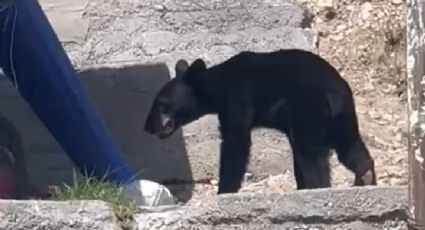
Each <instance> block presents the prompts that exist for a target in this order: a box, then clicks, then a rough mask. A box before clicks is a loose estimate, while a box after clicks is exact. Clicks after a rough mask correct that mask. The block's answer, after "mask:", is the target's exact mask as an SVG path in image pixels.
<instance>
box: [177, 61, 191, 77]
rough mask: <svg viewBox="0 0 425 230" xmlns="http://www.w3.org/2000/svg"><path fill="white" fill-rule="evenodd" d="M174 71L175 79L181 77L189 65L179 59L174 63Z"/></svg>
mask: <svg viewBox="0 0 425 230" xmlns="http://www.w3.org/2000/svg"><path fill="white" fill-rule="evenodd" d="M174 69H175V71H176V77H180V76H183V74H184V73H186V71H187V70H188V69H189V63H187V61H186V60H184V59H180V60H178V61H177V62H176V66H175V67H174Z"/></svg>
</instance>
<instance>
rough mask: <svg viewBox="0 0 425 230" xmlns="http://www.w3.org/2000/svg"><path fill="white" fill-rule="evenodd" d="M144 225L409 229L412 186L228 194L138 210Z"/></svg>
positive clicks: (248, 229)
mask: <svg viewBox="0 0 425 230" xmlns="http://www.w3.org/2000/svg"><path fill="white" fill-rule="evenodd" d="M136 219H137V222H138V224H139V229H140V230H144V229H146V230H147V229H149V230H160V229H164V230H165V229H167V230H173V229H176V230H177V229H179V230H185V229H197V230H198V229H199V230H207V229H208V230H209V229H211V230H212V229H223V230H224V229H246V230H260V229H318V230H319V229H323V230H325V229H326V230H328V229H330V230H333V229H344V230H347V229H353V230H369V229H370V230H372V229H373V230H380V229H382V230H384V229H394V230H397V229H400V230H401V229H406V222H405V221H406V220H407V189H406V188H405V187H398V188H388V187H365V188H338V189H331V190H329V189H317V190H304V191H296V192H292V193H287V194H274V195H260V194H237V195H234V194H228V195H221V196H215V197H208V198H204V199H202V200H198V201H193V202H190V203H189V204H188V205H187V206H185V207H182V208H176V209H169V210H166V211H161V212H155V211H154V210H152V209H151V210H145V212H144V213H142V214H140V215H137V217H136Z"/></svg>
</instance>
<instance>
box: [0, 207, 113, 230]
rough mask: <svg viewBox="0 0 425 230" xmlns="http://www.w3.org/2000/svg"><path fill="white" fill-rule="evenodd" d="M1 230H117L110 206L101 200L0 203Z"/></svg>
mask: <svg viewBox="0 0 425 230" xmlns="http://www.w3.org/2000/svg"><path fill="white" fill-rule="evenodd" d="M0 229H2V230H9V229H10V230H20V229H32V230H38V229H43V230H50V229H52V230H59V229H64V230H65V229H66V230H72V229H78V230H85V229H87V230H89V229H90V230H96V229H99V230H116V229H120V228H119V227H118V225H117V224H116V222H115V217H114V214H113V212H112V210H111V209H110V208H109V206H108V205H107V204H106V203H105V202H102V201H72V202H54V201H15V200H0Z"/></svg>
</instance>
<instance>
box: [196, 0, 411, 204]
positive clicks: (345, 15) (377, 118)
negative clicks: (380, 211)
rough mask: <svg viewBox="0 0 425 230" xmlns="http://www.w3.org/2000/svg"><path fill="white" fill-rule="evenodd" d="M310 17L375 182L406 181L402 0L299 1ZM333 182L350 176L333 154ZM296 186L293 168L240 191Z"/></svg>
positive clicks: (202, 192) (202, 188)
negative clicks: (348, 99)
mask: <svg viewBox="0 0 425 230" xmlns="http://www.w3.org/2000/svg"><path fill="white" fill-rule="evenodd" d="M300 1H301V4H303V5H304V6H306V7H307V8H308V9H309V10H310V12H311V13H312V15H313V16H314V21H313V29H314V30H315V31H317V33H318V39H317V40H318V41H317V45H318V51H319V54H320V55H321V56H323V57H324V58H325V59H326V60H328V61H329V62H330V63H332V65H334V66H335V67H336V68H337V70H338V71H340V73H341V75H342V76H343V77H344V78H345V79H346V80H347V81H348V82H349V84H350V85H351V87H352V89H353V91H354V94H355V100H356V110H357V114H358V118H359V123H360V129H361V133H362V135H363V137H364V140H365V142H366V144H367V145H368V147H369V150H370V152H371V154H372V156H373V158H374V159H375V164H376V171H377V176H378V184H379V185H406V184H407V180H408V175H407V171H408V164H407V139H406V132H407V110H406V106H407V104H406V103H407V99H406V95H405V80H404V78H405V33H404V30H405V24H404V23H405V20H404V17H405V7H406V6H405V2H404V1H403V0H372V1H358V0H333V2H332V0H300ZM332 165H333V167H332V177H333V186H336V187H338V186H351V184H352V181H353V176H352V174H351V173H349V172H348V171H347V170H346V169H345V168H344V167H343V166H342V165H340V164H338V162H337V161H336V158H335V157H332ZM216 189H217V181H211V183H206V184H197V185H195V189H194V194H193V198H196V197H200V196H208V195H214V194H215V193H216ZM294 189H295V181H294V178H293V175H292V172H289V171H288V172H286V173H282V174H281V175H276V176H270V177H269V178H264V179H261V180H250V179H249V178H248V179H247V180H246V181H245V183H244V185H243V188H242V189H241V191H240V192H256V193H281V192H285V191H290V190H294Z"/></svg>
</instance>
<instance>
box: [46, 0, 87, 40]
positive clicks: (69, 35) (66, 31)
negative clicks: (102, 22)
mask: <svg viewBox="0 0 425 230" xmlns="http://www.w3.org/2000/svg"><path fill="white" fill-rule="evenodd" d="M88 2H89V1H88V0H39V3H40V5H41V7H42V9H43V10H44V12H45V14H46V16H47V18H48V19H49V22H50V23H51V24H52V27H53V29H54V30H55V32H56V34H57V35H58V37H59V39H60V40H61V41H62V42H72V43H78V44H82V43H84V42H85V39H86V36H87V32H88V29H89V19H88V18H86V17H84V12H85V9H86V6H87V5H88Z"/></svg>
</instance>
